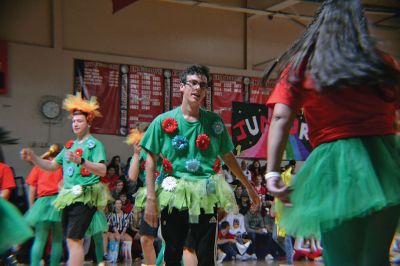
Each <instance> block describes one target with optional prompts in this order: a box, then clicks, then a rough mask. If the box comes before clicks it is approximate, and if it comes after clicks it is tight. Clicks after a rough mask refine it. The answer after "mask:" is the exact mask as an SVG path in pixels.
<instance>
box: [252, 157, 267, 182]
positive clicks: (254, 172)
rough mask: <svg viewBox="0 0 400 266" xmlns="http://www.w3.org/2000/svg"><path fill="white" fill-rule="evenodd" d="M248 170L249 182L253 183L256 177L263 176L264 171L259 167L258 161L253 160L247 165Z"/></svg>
mask: <svg viewBox="0 0 400 266" xmlns="http://www.w3.org/2000/svg"><path fill="white" fill-rule="evenodd" d="M249 170H250V172H251V180H252V182H253V183H254V182H255V180H256V176H258V175H261V176H264V172H265V170H264V169H263V167H261V164H260V161H259V160H254V161H253V163H252V164H251V165H249Z"/></svg>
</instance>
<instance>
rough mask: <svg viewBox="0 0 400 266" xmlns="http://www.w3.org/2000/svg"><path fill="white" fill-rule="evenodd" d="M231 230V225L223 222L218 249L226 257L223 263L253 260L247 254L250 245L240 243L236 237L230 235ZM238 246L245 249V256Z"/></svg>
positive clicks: (219, 231) (219, 232)
mask: <svg viewBox="0 0 400 266" xmlns="http://www.w3.org/2000/svg"><path fill="white" fill-rule="evenodd" d="M229 228H230V226H229V223H228V222H227V221H223V222H222V223H221V225H220V229H219V230H218V240H217V247H218V248H219V249H220V250H221V251H222V252H223V253H225V255H226V256H224V258H222V260H221V261H229V260H232V259H237V260H247V259H250V258H252V257H251V256H249V255H248V254H247V253H246V249H247V248H248V246H249V244H246V245H244V243H239V242H238V240H237V239H236V237H235V235H233V234H230V233H229ZM248 243H250V242H248ZM238 246H240V247H242V248H243V250H242V254H243V255H242V254H240V253H239V250H238Z"/></svg>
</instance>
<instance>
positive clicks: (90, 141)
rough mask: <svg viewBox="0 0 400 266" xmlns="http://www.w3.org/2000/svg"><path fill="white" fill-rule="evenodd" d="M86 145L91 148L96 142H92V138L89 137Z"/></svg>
mask: <svg viewBox="0 0 400 266" xmlns="http://www.w3.org/2000/svg"><path fill="white" fill-rule="evenodd" d="M87 146H88V148H89V149H93V148H94V146H96V143H95V142H94V140H92V139H90V140H88V142H87Z"/></svg>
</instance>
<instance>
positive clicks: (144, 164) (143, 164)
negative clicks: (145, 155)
mask: <svg viewBox="0 0 400 266" xmlns="http://www.w3.org/2000/svg"><path fill="white" fill-rule="evenodd" d="M140 168H142V169H143V170H145V169H146V161H142V163H141V164H140Z"/></svg>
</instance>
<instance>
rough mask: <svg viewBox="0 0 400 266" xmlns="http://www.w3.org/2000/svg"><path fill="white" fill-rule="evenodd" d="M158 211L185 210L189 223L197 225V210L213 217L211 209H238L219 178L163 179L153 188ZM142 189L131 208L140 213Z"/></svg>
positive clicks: (229, 189) (144, 195) (144, 194)
mask: <svg viewBox="0 0 400 266" xmlns="http://www.w3.org/2000/svg"><path fill="white" fill-rule="evenodd" d="M156 194H157V200H158V207H159V208H158V209H159V210H160V211H161V210H163V209H164V208H169V210H172V208H176V209H178V210H188V211H189V220H190V222H191V223H197V222H198V217H199V215H200V211H201V209H203V210H204V212H205V213H206V214H211V213H214V207H218V208H223V209H224V210H225V211H226V212H232V213H237V212H238V211H239V210H238V206H237V204H236V200H235V196H234V194H233V190H232V188H231V186H230V185H229V184H228V183H227V182H226V181H225V178H224V177H223V176H222V175H213V176H211V177H210V178H208V179H198V180H189V179H176V178H174V177H172V176H167V177H166V178H165V179H164V180H163V181H162V183H161V185H156ZM145 204H146V188H141V189H140V190H138V192H137V194H136V200H135V207H136V208H139V209H144V207H145Z"/></svg>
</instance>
